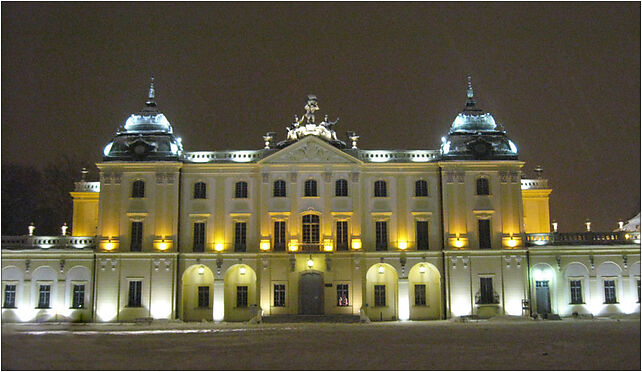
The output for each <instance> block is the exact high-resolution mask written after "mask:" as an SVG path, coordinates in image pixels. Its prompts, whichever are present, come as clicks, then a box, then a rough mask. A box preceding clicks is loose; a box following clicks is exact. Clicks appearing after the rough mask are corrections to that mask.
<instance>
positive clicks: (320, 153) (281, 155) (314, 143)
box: [260, 136, 360, 164]
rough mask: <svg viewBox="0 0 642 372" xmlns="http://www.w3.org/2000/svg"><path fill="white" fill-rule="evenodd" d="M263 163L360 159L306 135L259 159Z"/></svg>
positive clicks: (353, 162)
mask: <svg viewBox="0 0 642 372" xmlns="http://www.w3.org/2000/svg"><path fill="white" fill-rule="evenodd" d="M260 163H263V164H283V163H286V164H292V163H333V164H337V163H338V164H358V163H360V161H359V160H358V159H356V158H354V157H352V156H350V155H348V154H346V153H344V152H343V151H341V150H339V149H337V148H335V147H334V146H332V145H330V144H328V143H326V142H325V141H323V140H320V139H318V138H315V137H313V136H308V137H305V138H303V139H302V140H300V141H299V142H296V143H294V144H292V145H290V146H288V147H286V148H284V149H282V150H280V151H279V152H277V153H275V154H272V155H270V156H268V157H267V158H265V159H263V160H261V161H260Z"/></svg>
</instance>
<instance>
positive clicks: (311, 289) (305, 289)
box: [299, 271, 323, 315]
mask: <svg viewBox="0 0 642 372" xmlns="http://www.w3.org/2000/svg"><path fill="white" fill-rule="evenodd" d="M299 314H302V315H322V314H323V276H322V275H321V273H317V272H313V271H312V272H306V273H302V274H301V278H300V279H299Z"/></svg>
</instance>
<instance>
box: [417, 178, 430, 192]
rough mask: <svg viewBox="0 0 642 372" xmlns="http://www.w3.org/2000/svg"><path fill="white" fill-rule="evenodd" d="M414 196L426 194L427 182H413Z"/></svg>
mask: <svg viewBox="0 0 642 372" xmlns="http://www.w3.org/2000/svg"><path fill="white" fill-rule="evenodd" d="M415 196H428V182H427V181H424V180H419V181H417V182H415Z"/></svg>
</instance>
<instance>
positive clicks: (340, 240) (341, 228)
mask: <svg viewBox="0 0 642 372" xmlns="http://www.w3.org/2000/svg"><path fill="white" fill-rule="evenodd" d="M337 250H338V251H346V250H348V221H337Z"/></svg>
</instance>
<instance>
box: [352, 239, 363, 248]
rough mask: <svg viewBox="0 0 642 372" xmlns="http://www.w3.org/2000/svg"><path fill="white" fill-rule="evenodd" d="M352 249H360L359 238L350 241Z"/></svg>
mask: <svg viewBox="0 0 642 372" xmlns="http://www.w3.org/2000/svg"><path fill="white" fill-rule="evenodd" d="M352 249H361V239H359V238H353V239H352Z"/></svg>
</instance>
